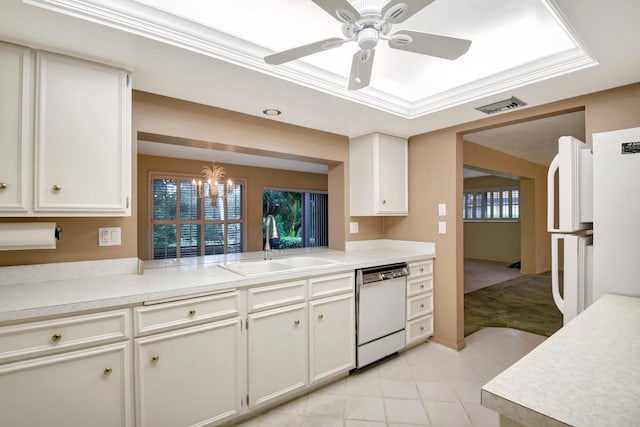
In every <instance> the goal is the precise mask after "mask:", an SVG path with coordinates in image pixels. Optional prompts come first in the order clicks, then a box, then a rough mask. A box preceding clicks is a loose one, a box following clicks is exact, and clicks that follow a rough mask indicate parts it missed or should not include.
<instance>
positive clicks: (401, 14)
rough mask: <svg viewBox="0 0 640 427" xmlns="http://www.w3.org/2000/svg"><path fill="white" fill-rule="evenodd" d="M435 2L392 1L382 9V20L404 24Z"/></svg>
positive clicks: (430, 0)
mask: <svg viewBox="0 0 640 427" xmlns="http://www.w3.org/2000/svg"><path fill="white" fill-rule="evenodd" d="M434 1H435V0H391V1H390V2H389V3H387V4H386V5H385V6H384V7H383V8H382V19H384V20H385V21H387V22H389V23H391V24H397V23H400V22H404V21H406V20H407V19H409V18H410V17H412V16H413V15H415V14H416V13H418V12H420V11H421V10H422V9H424V8H425V7H427V6H429V5H430V4H431V3H433V2H434Z"/></svg>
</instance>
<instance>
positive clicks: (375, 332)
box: [356, 263, 409, 369]
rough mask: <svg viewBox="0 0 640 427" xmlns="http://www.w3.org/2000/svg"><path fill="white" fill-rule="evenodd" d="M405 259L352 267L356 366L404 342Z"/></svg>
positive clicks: (397, 349)
mask: <svg viewBox="0 0 640 427" xmlns="http://www.w3.org/2000/svg"><path fill="white" fill-rule="evenodd" d="M408 275H409V266H408V265H407V263H398V264H391V265H383V266H379V267H370V268H363V269H360V270H356V346H357V347H356V369H359V368H361V367H364V366H366V365H369V364H371V363H373V362H375V361H377V360H380V359H382V358H384V357H386V356H389V355H391V354H393V353H396V352H398V351H399V350H402V349H403V348H404V346H405V322H406V319H407V316H406V301H407V296H406V292H407V278H406V276H408Z"/></svg>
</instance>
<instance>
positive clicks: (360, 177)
mask: <svg viewBox="0 0 640 427" xmlns="http://www.w3.org/2000/svg"><path fill="white" fill-rule="evenodd" d="M407 150H408V144H407V140H406V139H402V138H397V137H394V136H390V135H385V134H381V133H373V134H369V135H363V136H359V137H357V138H352V139H351V140H350V142H349V182H350V191H349V194H350V215H351V216H383V215H388V216H392V215H397V216H400V215H407V214H408V212H409V208H408V202H407V200H408V193H407V189H408V184H407V179H408V178H407V170H408V167H407V152H408V151H407Z"/></svg>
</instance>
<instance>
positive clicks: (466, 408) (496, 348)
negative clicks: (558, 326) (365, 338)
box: [240, 328, 545, 427]
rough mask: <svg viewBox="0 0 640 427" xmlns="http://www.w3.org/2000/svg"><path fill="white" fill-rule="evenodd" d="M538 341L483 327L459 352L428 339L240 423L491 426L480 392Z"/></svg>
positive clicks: (494, 419)
mask: <svg viewBox="0 0 640 427" xmlns="http://www.w3.org/2000/svg"><path fill="white" fill-rule="evenodd" d="M544 340H545V337H541V336H538V335H534V334H530V333H528V332H521V331H517V330H515V329H506V328H485V329H482V330H480V331H478V332H476V333H474V334H472V335H470V336H468V337H467V338H466V343H467V347H466V348H465V349H463V350H462V351H460V352H456V351H453V350H451V349H449V348H447V347H444V346H441V345H438V344H435V343H431V342H427V343H425V344H421V345H419V346H417V347H414V348H412V349H410V350H407V351H405V352H403V353H401V354H399V355H398V356H397V357H396V358H393V359H390V360H388V361H386V362H385V363H382V364H380V365H378V366H375V367H373V368H371V369H368V370H364V371H363V372H361V373H358V374H353V375H350V376H348V377H347V378H344V379H341V380H339V381H337V382H334V383H332V384H329V385H328V386H326V387H324V388H322V389H319V390H316V391H314V392H313V393H310V394H309V395H307V396H303V397H300V398H298V399H296V400H293V401H291V402H288V403H285V404H283V405H281V406H279V407H277V408H274V409H272V410H270V411H269V412H266V413H265V414H263V415H260V416H258V417H255V418H252V419H249V420H247V421H245V422H243V423H241V424H240V425H241V426H243V427H256V426H258V427H266V426H273V427H276V426H277V427H286V426H323V427H324V426H327V427H333V426H341V427H365V426H371V427H377V426H388V427H411V426H441V427H445V426H447V427H451V426H482V427H485V426H486V427H489V426H492V427H493V426H496V427H497V426H498V416H497V414H496V413H495V412H493V411H490V410H488V409H486V408H485V407H483V406H481V405H480V388H481V387H482V385H483V384H485V383H486V382H488V381H489V380H490V379H492V378H493V377H494V376H496V375H497V374H498V373H500V372H501V371H502V370H504V369H505V368H507V367H508V366H510V365H511V364H513V363H514V362H515V361H516V360H518V359H520V358H521V357H522V356H524V355H525V354H526V353H528V352H529V351H531V350H532V349H533V348H534V347H536V346H537V345H538V344H540V343H541V342H542V341H544Z"/></svg>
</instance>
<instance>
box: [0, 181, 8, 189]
mask: <svg viewBox="0 0 640 427" xmlns="http://www.w3.org/2000/svg"><path fill="white" fill-rule="evenodd" d="M8 186H9V184H7V183H6V182H0V190H6V189H7V187H8Z"/></svg>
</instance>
